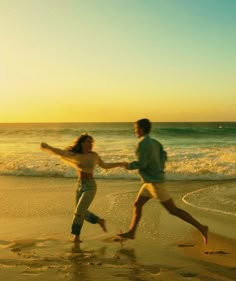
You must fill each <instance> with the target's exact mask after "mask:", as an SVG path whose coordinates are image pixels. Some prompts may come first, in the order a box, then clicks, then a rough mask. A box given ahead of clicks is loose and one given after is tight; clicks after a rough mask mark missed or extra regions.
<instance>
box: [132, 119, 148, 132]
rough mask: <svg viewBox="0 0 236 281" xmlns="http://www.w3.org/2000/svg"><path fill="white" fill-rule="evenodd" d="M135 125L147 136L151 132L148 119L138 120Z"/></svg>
mask: <svg viewBox="0 0 236 281" xmlns="http://www.w3.org/2000/svg"><path fill="white" fill-rule="evenodd" d="M135 123H136V124H137V125H138V127H139V128H142V129H143V131H144V133H145V134H149V132H150V131H151V127H152V124H151V122H150V121H149V120H148V119H146V118H144V119H140V120H138V121H136V122H135Z"/></svg>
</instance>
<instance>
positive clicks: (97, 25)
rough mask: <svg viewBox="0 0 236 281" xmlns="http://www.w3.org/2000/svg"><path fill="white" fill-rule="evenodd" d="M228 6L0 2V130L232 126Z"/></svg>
mask: <svg viewBox="0 0 236 281" xmlns="http://www.w3.org/2000/svg"><path fill="white" fill-rule="evenodd" d="M235 14H236V1H235V0H86V1H85V0H20V1H19V0H0V123H4V122H133V121H135V120H137V119H140V118H149V119H151V120H152V121H155V122H158V121H160V122H194V121H196V122H197V121H203V122H210V121H216V122H217V121H225V122H227V121H236V32H235V30H236V17H235Z"/></svg>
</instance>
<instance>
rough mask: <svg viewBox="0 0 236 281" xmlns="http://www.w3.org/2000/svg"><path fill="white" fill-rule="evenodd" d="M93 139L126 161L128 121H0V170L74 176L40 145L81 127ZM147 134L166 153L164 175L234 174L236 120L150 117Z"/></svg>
mask: <svg viewBox="0 0 236 281" xmlns="http://www.w3.org/2000/svg"><path fill="white" fill-rule="evenodd" d="M83 132H87V133H89V134H91V135H92V136H93V137H94V139H95V146H94V150H95V151H96V152H97V153H98V154H99V155H100V156H101V157H102V159H103V160H104V161H107V162H113V161H132V160H133V159H134V150H135V145H136V142H137V139H136V136H135V135H134V133H133V124H132V123H64V124H63V123H50V124H48V123H47V124H46V123H45V124H33V123H28V124H0V175H14V176H40V177H56V176H57V177H76V173H75V171H74V169H73V168H72V167H69V166H67V165H66V164H65V163H63V162H61V161H60V160H58V158H56V157H52V156H50V155H49V154H47V153H44V152H42V151H41V150H40V148H39V147H40V143H41V142H47V143H48V144H50V145H52V146H56V147H59V148H64V147H67V146H68V145H70V144H71V143H72V142H73V141H74V139H75V138H76V137H77V136H79V135H80V134H81V133H83ZM152 136H153V137H154V138H157V139H158V140H159V141H161V142H162V143H163V145H164V147H165V149H166V151H167V153H168V162H167V166H166V178H167V179H168V180H227V179H236V169H235V167H236V165H235V164H236V122H232V123H153V129H152ZM95 175H96V177H97V178H110V179H113V178H118V179H122V178H124V179H127V178H129V179H132V178H137V177H138V175H137V173H136V172H134V171H132V172H127V171H126V170H124V169H113V170H108V171H104V170H102V169H99V168H98V169H97V170H96V173H95Z"/></svg>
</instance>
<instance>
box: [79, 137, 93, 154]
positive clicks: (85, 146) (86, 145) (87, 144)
mask: <svg viewBox="0 0 236 281" xmlns="http://www.w3.org/2000/svg"><path fill="white" fill-rule="evenodd" d="M81 146H82V150H83V153H88V152H89V151H91V150H92V149H93V139H92V138H90V137H88V138H86V139H85V141H84V142H82V143H81Z"/></svg>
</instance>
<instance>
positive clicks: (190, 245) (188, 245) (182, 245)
mask: <svg viewBox="0 0 236 281" xmlns="http://www.w3.org/2000/svg"><path fill="white" fill-rule="evenodd" d="M194 246H195V245H192V244H179V245H178V247H194Z"/></svg>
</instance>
